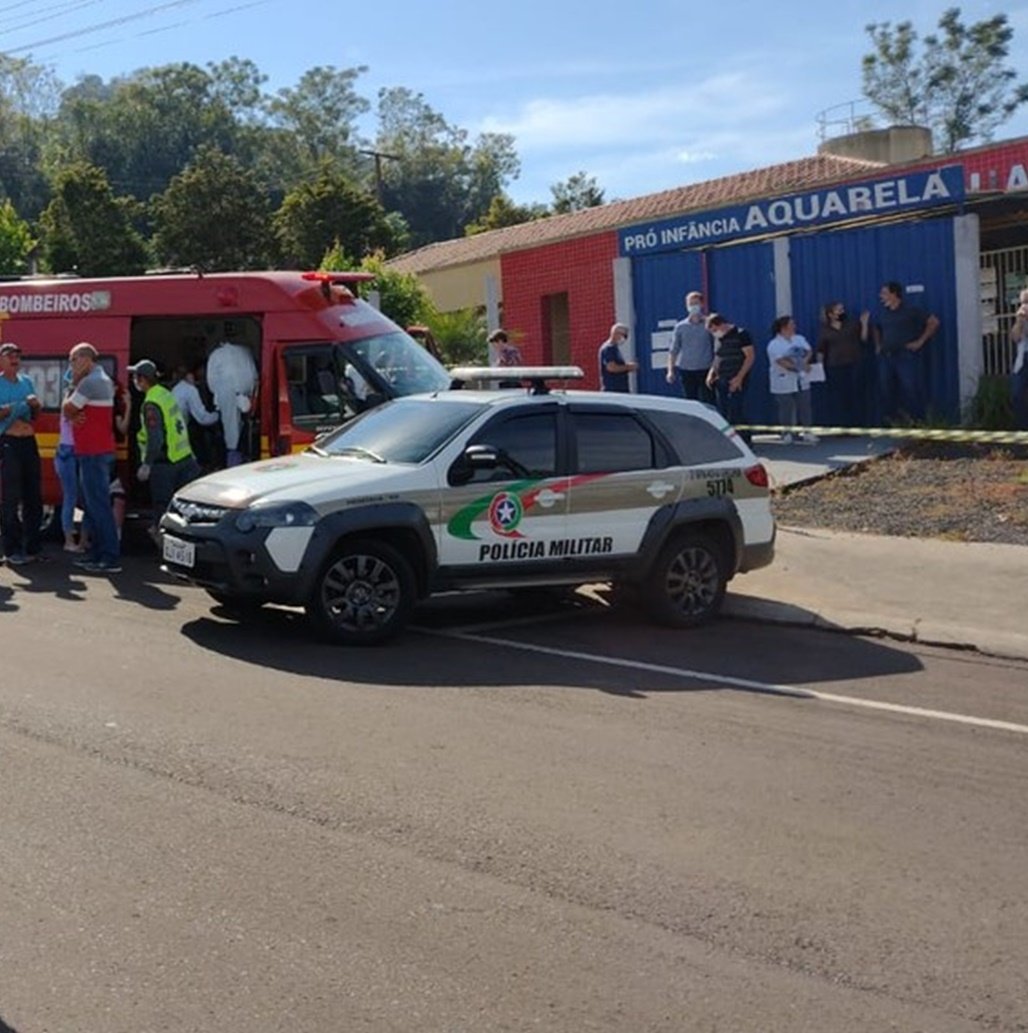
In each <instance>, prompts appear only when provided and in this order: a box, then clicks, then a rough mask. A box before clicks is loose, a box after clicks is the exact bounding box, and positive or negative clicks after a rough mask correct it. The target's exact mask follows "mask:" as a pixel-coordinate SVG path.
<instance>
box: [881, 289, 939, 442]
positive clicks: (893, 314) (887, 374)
mask: <svg viewBox="0 0 1028 1033" xmlns="http://www.w3.org/2000/svg"><path fill="white" fill-rule="evenodd" d="M878 297H879V299H880V300H881V302H882V311H881V313H880V315H879V316H878V321H877V324H876V325H875V350H876V351H877V353H878V392H879V400H880V401H881V403H882V416H883V417H884V418H885V419H886V420H887V421H889V422H895V421H896V420H897V418H898V417H901V416H904V415H905V416H906V417H907V418H909V419H911V420H923V419H924V417H925V384H924V377H925V374H924V361H923V356H922V355H921V349H922V348H923V347H924V346H925V344H926V343H927V342H928V340H929V338H930V337H931V336H932V334H934V333H935V331H936V330H938V329H939V320H938V319H937V318H936V317H935V316H933V315H930V314H928V315H926V314H925V313H924V312H922V311H921V309H919V308H915V307H914V306H913V305H908V304H907V303H906V302H905V301H904V300H903V287H902V286H901V285H900V284H898V283H895V282H894V281H891V280H890V281H889V283H886V284H883V285H882V289H881V290H880V291H879V292H878Z"/></svg>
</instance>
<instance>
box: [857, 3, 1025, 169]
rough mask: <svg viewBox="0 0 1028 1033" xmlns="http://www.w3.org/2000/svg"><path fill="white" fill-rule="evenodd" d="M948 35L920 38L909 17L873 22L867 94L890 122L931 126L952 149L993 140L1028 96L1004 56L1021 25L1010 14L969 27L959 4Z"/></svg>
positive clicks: (948, 16) (948, 21) (950, 15)
mask: <svg viewBox="0 0 1028 1033" xmlns="http://www.w3.org/2000/svg"><path fill="white" fill-rule="evenodd" d="M939 29H940V31H941V35H935V34H932V35H928V36H925V37H924V40H923V46H922V47H921V52H920V53H918V52H917V43H918V36H917V32H916V31H915V30H914V28H913V26H912V25H911V23H910V22H909V21H904V22H900V23H899V24H897V25H896V26H895V27H893V25H892V24H891V23H890V22H880V23H879V22H872V23H871V24H870V25H868V26H867V29H866V31H867V33H868V35H869V36H870V38H871V42H872V43H873V45H874V51H873V52H872V53H870V54H865V55H864V58H863V81H864V95H865V96H866V97H867V98H868V100H870V101H871V103H872V104H874V105H875V107H877V108H878V109H879V110H880V111H881V112H882V114H884V115H885V116H886V117H887V118H888V119H890V121H892V122H898V123H906V124H914V125H924V126H927V127H928V128H929V129H931V131H932V135H933V138H934V140H935V144H936V147H937V148H938V149H940V150H942V151H944V152H946V153H950V152H952V151H955V150H956V149H957V148H958V147H960V146H961V145H962V144H968V143H973V142H978V141H982V142H984V141H988V140H990V139H992V134H993V132H994V131H995V130H996V128H997V127H998V126H1000V125H1001V124H1002V123H1003V122H1005V121H1006V120H1007V119H1008V118H1010V116H1011V115H1012V114H1013V113H1014V111H1016V110H1017V108H1018V107H1020V106H1021V105H1022V104H1024V103H1025V102H1026V101H1028V84H1024V83H1017V82H1016V79H1017V72H1016V71H1015V69H1013V68H1010V67H1007V66H1006V65H1005V64H1004V62H1005V60H1006V58H1007V56H1008V54H1009V52H1010V42H1011V40H1012V39H1013V35H1014V30H1013V28H1011V26H1010V24H1009V22H1008V20H1007V16H1006V15H1005V14H997V15H994V16H993V17H991V18H986V19H984V20H982V21H979V22H975V23H974V24H972V25H964V23H963V22H962V21H961V20H960V8H958V7H951V8H949V9H948V10H946V11H945V12H944V13H943V15H942V17H941V18H940V19H939Z"/></svg>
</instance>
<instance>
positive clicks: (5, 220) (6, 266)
mask: <svg viewBox="0 0 1028 1033" xmlns="http://www.w3.org/2000/svg"><path fill="white" fill-rule="evenodd" d="M35 244H36V242H35V241H34V240H33V239H32V231H31V230H30V229H29V224H28V223H27V222H25V221H24V220H23V219H21V218H19V217H18V213H17V212H16V211H15V209H14V205H13V204H11V202H10V200H6V201H4V202H3V203H2V204H0V276H20V275H21V274H22V273H24V272H25V271H26V269H27V268H28V256H29V253H30V252H31V251H32V248H33V247H35Z"/></svg>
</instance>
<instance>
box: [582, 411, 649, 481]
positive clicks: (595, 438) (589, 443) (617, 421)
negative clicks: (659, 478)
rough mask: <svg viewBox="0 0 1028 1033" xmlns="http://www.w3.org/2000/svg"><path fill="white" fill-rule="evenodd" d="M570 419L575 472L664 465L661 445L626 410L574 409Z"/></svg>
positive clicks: (622, 469)
mask: <svg viewBox="0 0 1028 1033" xmlns="http://www.w3.org/2000/svg"><path fill="white" fill-rule="evenodd" d="M572 423H573V426H574V430H575V441H576V446H577V450H578V466H577V470H578V473H622V472H625V471H629V470H652V469H656V468H660V467H663V466H666V465H667V464H666V461H665V458H666V457H665V455H664V453H665V449H663V448H661V447H659V446H658V444H657V442H656V441H655V440H654V438H653V435H652V434H651V433H650V432H649V431H648V430H647V429H646V428H645V427H644V426H643V425H642V424H641V423H640V422H639V421H638V420H637V419H636V418H635V417H634V416H632V415H631V414H630V413H614V412H595V413H591V412H578V413H574V415H573V417H572Z"/></svg>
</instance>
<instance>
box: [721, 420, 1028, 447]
mask: <svg viewBox="0 0 1028 1033" xmlns="http://www.w3.org/2000/svg"><path fill="white" fill-rule="evenodd" d="M735 429H736V430H744V431H748V432H749V433H751V434H797V435H798V434H816V435H817V436H818V437H819V438H831V437H861V438H898V439H902V440H904V441H907V440H913V441H979V442H982V443H983V444H987V445H1028V430H960V429H957V430H933V429H931V428H928V427H784V426H780V425H777V424H775V425H772V424H763V423H761V424H757V423H740V424H736V427H735Z"/></svg>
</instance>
